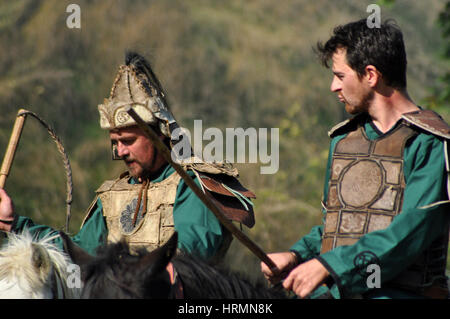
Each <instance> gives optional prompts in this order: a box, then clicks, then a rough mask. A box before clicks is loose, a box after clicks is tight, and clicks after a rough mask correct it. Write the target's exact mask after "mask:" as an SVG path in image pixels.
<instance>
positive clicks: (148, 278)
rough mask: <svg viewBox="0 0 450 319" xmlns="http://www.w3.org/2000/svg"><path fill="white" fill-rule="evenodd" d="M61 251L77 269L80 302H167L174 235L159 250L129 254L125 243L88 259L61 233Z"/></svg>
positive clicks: (112, 245)
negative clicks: (81, 299) (119, 300)
mask: <svg viewBox="0 0 450 319" xmlns="http://www.w3.org/2000/svg"><path fill="white" fill-rule="evenodd" d="M61 237H62V239H63V245H64V249H65V251H66V252H67V253H68V255H69V256H70V257H71V259H72V261H73V262H74V263H75V264H77V265H79V266H80V269H81V281H82V282H83V291H82V295H81V298H89V299H91V298H108V299H109V298H114V299H115V298H120V299H124V298H168V297H169V295H170V293H171V284H170V274H169V273H168V272H167V271H166V268H167V266H168V264H169V263H170V261H171V259H172V258H173V256H174V255H175V252H176V248H177V242H178V235H177V233H176V232H175V233H174V234H173V235H172V237H171V238H170V239H169V240H168V241H167V242H166V243H165V244H164V245H163V246H161V247H159V248H157V249H155V250H153V251H152V252H147V251H146V250H145V249H143V250H138V251H137V253H132V252H131V251H130V248H129V246H128V245H127V244H126V242H125V241H123V240H122V241H119V242H117V243H114V244H111V245H108V246H105V247H103V248H102V249H101V250H99V252H98V254H97V256H92V255H90V254H88V253H87V252H86V251H84V250H83V249H82V248H80V247H79V246H77V245H76V244H75V243H73V242H72V241H71V240H70V238H69V237H68V236H67V235H66V234H64V233H62V232H61Z"/></svg>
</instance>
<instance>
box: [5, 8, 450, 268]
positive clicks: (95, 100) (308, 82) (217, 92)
mask: <svg viewBox="0 0 450 319" xmlns="http://www.w3.org/2000/svg"><path fill="white" fill-rule="evenodd" d="M74 2H75V3H77V4H79V6H80V7H81V29H69V28H68V27H67V26H66V19H67V17H68V16H69V13H66V7H67V6H68V5H69V4H70V3H74ZM372 2H374V1H373V0H372V1H360V0H345V1H329V0H316V1H308V0H283V1H270V0H249V1H242V0H241V1H239V0H228V1H213V0H211V1H207V0H191V1H183V0H164V1H163V0H161V1H159V0H155V1H144V0H133V1H124V0H111V1H94V0H78V1H61V0H46V1H40V0H15V1H6V0H2V1H0V45H1V48H2V50H1V51H0V111H1V112H0V114H1V117H0V150H5V149H6V145H7V142H8V139H9V136H10V133H11V129H12V126H13V123H14V120H15V116H16V113H17V111H18V109H19V108H25V109H28V110H31V111H33V112H36V113H37V114H39V115H40V116H41V117H42V118H43V119H45V120H46V121H47V122H48V123H50V124H51V126H52V127H53V128H54V129H55V130H56V132H57V134H58V135H59V136H60V137H61V138H62V140H63V142H64V145H65V147H66V149H67V151H68V153H69V156H70V160H71V164H72V170H73V178H74V191H75V192H74V204H73V208H72V212H73V218H72V221H71V232H72V233H76V232H77V230H78V228H79V226H80V223H81V220H82V218H83V217H84V211H85V209H86V208H87V207H88V205H89V203H90V201H91V200H92V199H93V197H94V191H95V189H96V188H97V187H98V186H99V185H100V184H101V183H102V181H103V180H105V179H111V178H114V177H115V176H117V175H118V174H119V173H120V172H121V171H122V170H123V169H124V166H123V165H122V163H119V162H113V161H111V160H110V158H111V157H110V151H109V140H108V136H107V133H106V132H104V131H102V130H101V129H100V128H99V125H98V113H97V104H99V103H101V102H102V101H103V98H105V97H107V96H108V95H109V90H110V87H111V85H112V81H113V79H114V76H115V74H116V72H117V68H118V66H119V65H120V64H121V63H123V57H124V51H125V50H126V49H133V50H136V51H138V52H140V53H142V54H144V55H146V56H147V57H148V58H149V59H150V61H151V62H152V64H153V66H154V70H155V72H156V74H157V75H158V76H159V78H160V80H161V82H162V83H163V85H164V87H165V89H166V91H167V92H168V95H169V100H170V102H171V108H172V110H173V113H174V114H175V117H176V118H177V120H178V121H179V122H180V124H181V125H182V126H185V127H188V128H190V127H192V126H193V120H194V119H202V120H203V127H204V128H205V127H218V128H221V129H225V128H226V127H243V128H247V127H255V128H260V127H265V128H272V127H278V128H280V168H279V171H278V173H277V174H274V175H261V174H260V173H259V165H257V164H240V165H238V168H239V169H240V173H241V180H242V182H243V183H244V184H245V185H246V186H248V187H249V188H250V189H252V190H254V191H255V192H256V194H257V196H258V198H257V200H256V201H255V212H256V219H257V223H256V226H255V227H254V228H253V229H251V230H245V231H246V232H247V233H248V234H249V236H250V237H251V238H253V239H254V240H255V241H256V242H257V243H259V245H260V246H261V247H262V248H263V249H264V250H265V251H267V252H272V251H278V250H285V249H287V248H288V247H289V246H290V245H292V244H293V243H294V242H295V241H296V240H298V239H299V238H300V237H301V236H302V235H304V234H306V233H307V232H308V231H309V229H310V228H311V226H313V225H315V224H318V223H320V222H321V214H320V200H321V195H322V190H323V180H324V168H325V165H326V158H327V153H328V143H329V139H328V136H327V131H328V130H329V129H330V127H332V126H333V125H334V124H336V123H337V122H339V121H341V120H343V119H344V118H345V117H346V115H345V112H344V110H343V107H342V105H340V104H339V103H338V102H337V100H336V97H335V96H334V95H333V94H331V93H330V92H329V85H330V81H331V72H330V71H329V70H327V69H324V68H323V67H321V66H320V65H319V63H318V61H317V60H316V58H315V56H314V53H313V51H312V47H313V46H314V45H315V44H316V43H317V41H318V40H322V41H324V40H327V39H328V37H329V35H330V34H331V30H332V28H333V27H334V26H336V25H338V24H342V23H347V22H349V21H352V20H356V19H360V18H365V17H368V16H369V14H370V13H367V12H366V8H367V6H368V5H369V4H370V3H372ZM378 3H379V4H380V5H381V17H382V19H383V20H385V19H387V18H394V19H395V20H396V21H397V23H398V24H399V25H400V27H401V28H402V29H403V31H404V37H405V42H406V47H407V54H408V63H409V69H408V72H409V73H408V85H409V93H410V95H411V97H412V98H413V99H414V100H415V101H416V103H418V104H421V105H423V106H425V107H430V108H433V109H435V110H437V111H439V112H440V113H441V114H442V115H443V116H444V118H445V119H446V120H447V122H450V110H449V96H450V95H449V85H448V84H449V59H450V57H449V56H450V48H449V42H450V41H449V34H450V32H449V30H450V29H449V24H448V22H449V20H450V19H449V18H448V17H449V4H448V3H447V4H445V2H444V1H442V0H428V1H418V0H416V1H406V0H397V1H379V2H378ZM380 49H383V48H380ZM0 154H1V153H0ZM6 189H7V191H8V192H9V194H10V195H11V196H12V198H13V199H14V201H15V205H16V210H17V211H18V212H19V213H20V214H22V215H26V216H29V217H31V218H33V219H34V220H35V222H37V223H42V224H47V225H51V226H53V227H55V228H62V227H63V226H64V215H65V198H66V193H65V191H66V189H65V175H64V170H63V166H62V163H61V160H60V156H59V154H58V153H57V151H56V148H55V146H54V144H53V143H52V142H51V141H50V139H49V138H48V136H47V133H46V132H45V130H43V129H42V128H41V126H40V125H39V124H38V123H37V122H36V121H35V120H33V119H29V120H27V123H26V125H25V130H24V133H23V136H22V139H21V142H20V146H19V149H18V153H17V156H16V159H15V161H14V165H13V169H12V172H11V175H10V177H9V178H8V181H7V186H6ZM228 257H229V258H228V260H229V262H230V264H231V265H232V266H233V267H235V268H239V269H241V270H242V271H245V272H248V273H251V274H253V275H254V276H257V273H258V271H255V269H258V268H259V262H258V261H257V260H256V259H255V257H253V256H252V255H250V253H248V252H247V251H246V250H245V249H244V248H242V245H240V244H239V243H236V242H235V243H234V244H233V246H232V249H231V251H230V253H229V256H228ZM242 265H246V267H243V266H242Z"/></svg>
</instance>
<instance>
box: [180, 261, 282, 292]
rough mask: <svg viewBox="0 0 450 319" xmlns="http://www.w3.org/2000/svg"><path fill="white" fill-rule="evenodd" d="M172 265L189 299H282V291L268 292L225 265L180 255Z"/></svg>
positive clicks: (270, 290)
mask: <svg viewBox="0 0 450 319" xmlns="http://www.w3.org/2000/svg"><path fill="white" fill-rule="evenodd" d="M172 262H173V265H174V267H175V269H176V270H177V272H178V273H179V274H180V277H181V280H182V282H183V286H184V287H183V290H184V292H185V294H186V295H189V298H203V299H204V298H208V299H284V298H286V294H285V293H284V292H283V291H280V290H277V289H274V288H268V287H267V286H266V284H265V283H264V282H262V281H257V280H250V279H249V278H247V277H246V276H245V275H244V274H241V273H239V272H236V271H231V270H230V269H229V268H228V267H226V266H225V265H212V264H211V263H210V262H209V261H207V260H204V259H202V258H200V257H197V256H194V255H189V254H179V255H177V256H176V257H175V258H174V259H173V260H172Z"/></svg>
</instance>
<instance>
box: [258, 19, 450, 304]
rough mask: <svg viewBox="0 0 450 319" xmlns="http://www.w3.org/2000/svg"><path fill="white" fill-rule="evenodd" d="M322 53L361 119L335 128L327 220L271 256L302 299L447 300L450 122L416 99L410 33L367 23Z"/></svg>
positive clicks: (336, 37) (349, 28)
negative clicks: (409, 83)
mask: <svg viewBox="0 0 450 319" xmlns="http://www.w3.org/2000/svg"><path fill="white" fill-rule="evenodd" d="M317 49H318V50H317V52H318V53H319V57H320V58H321V60H322V62H323V64H324V65H325V66H327V67H328V62H329V61H330V60H331V61H332V71H333V80H332V82H331V91H332V92H334V93H336V94H337V97H338V98H339V100H340V101H341V102H342V103H344V104H345V109H346V111H347V112H348V113H350V114H352V115H355V116H354V117H353V118H351V119H349V120H347V121H345V122H343V123H340V124H338V125H337V126H335V127H334V128H333V129H332V130H331V131H330V132H329V135H330V137H331V138H332V140H331V145H330V152H329V159H328V165H327V171H326V182H325V187H324V200H323V208H324V209H323V214H324V225H323V226H316V227H314V228H313V229H312V230H311V232H310V233H309V234H307V235H306V236H304V237H303V238H302V239H300V240H299V241H298V242H297V243H295V244H294V245H293V246H292V247H290V249H289V251H288V252H282V253H274V254H270V255H269V257H271V258H272V259H273V261H274V262H275V264H277V266H278V268H279V269H280V270H281V271H282V272H284V273H287V274H288V275H287V277H286V278H285V279H284V282H283V286H284V287H285V288H286V289H288V290H292V291H293V292H295V293H296V294H297V295H298V296H299V297H301V298H304V297H311V298H316V297H324V296H327V297H330V296H331V297H334V298H355V297H363V298H447V296H448V287H447V278H446V275H445V269H446V256H447V247H448V238H449V221H450V215H449V191H450V182H449V181H450V180H449V146H448V143H449V139H450V127H449V126H448V125H447V124H446V123H445V122H444V121H443V120H442V118H441V117H440V116H439V115H438V114H436V113H435V112H432V111H429V110H423V109H422V108H421V107H419V106H418V105H416V104H415V103H414V102H413V101H412V100H411V98H410V97H409V95H408V92H407V89H406V53H405V47H404V42H403V36H402V32H401V31H400V29H399V28H398V27H397V26H396V25H395V24H393V23H392V22H389V21H388V22H385V23H383V24H382V25H381V26H380V27H379V28H370V27H369V26H368V25H367V22H366V20H365V19H363V20H360V21H356V22H352V23H348V24H346V25H342V26H338V27H337V28H335V29H334V33H333V36H332V37H331V38H330V39H329V40H328V41H327V42H326V43H325V45H322V44H321V43H319V44H318V47H317ZM261 270H262V272H263V274H264V275H265V277H266V278H267V279H268V280H270V281H272V282H276V281H279V280H280V276H279V275H278V274H275V273H273V272H272V271H271V270H270V269H268V267H267V266H266V265H265V264H262V265H261Z"/></svg>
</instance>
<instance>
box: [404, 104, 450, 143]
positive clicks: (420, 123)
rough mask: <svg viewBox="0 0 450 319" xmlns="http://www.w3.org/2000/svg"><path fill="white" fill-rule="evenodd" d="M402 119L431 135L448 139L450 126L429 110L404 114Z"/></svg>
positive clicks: (449, 137)
mask: <svg viewBox="0 0 450 319" xmlns="http://www.w3.org/2000/svg"><path fill="white" fill-rule="evenodd" d="M402 118H403V119H404V120H405V121H406V122H408V123H409V124H412V125H413V126H416V127H418V128H421V129H422V130H424V131H426V132H429V133H431V134H433V135H436V136H439V137H442V138H444V139H447V140H449V139H450V126H449V125H448V124H447V123H446V122H445V121H444V120H443V119H442V117H441V116H440V115H439V114H437V113H436V112H434V111H431V110H420V111H416V112H410V113H405V114H403V115H402Z"/></svg>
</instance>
